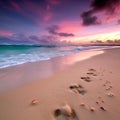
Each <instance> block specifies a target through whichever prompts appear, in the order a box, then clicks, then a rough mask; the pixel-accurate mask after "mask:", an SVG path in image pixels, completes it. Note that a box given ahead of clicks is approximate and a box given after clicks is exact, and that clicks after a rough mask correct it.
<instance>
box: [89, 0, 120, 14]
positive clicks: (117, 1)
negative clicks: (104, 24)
mask: <svg viewBox="0 0 120 120" xmlns="http://www.w3.org/2000/svg"><path fill="white" fill-rule="evenodd" d="M119 5H120V0H93V1H92V3H91V5H90V6H91V7H92V10H93V11H94V12H99V11H101V10H104V11H106V12H107V13H110V14H113V13H115V12H116V8H117V7H119Z"/></svg>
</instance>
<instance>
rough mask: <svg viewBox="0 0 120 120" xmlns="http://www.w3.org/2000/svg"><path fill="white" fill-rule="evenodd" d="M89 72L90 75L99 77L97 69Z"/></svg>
mask: <svg viewBox="0 0 120 120" xmlns="http://www.w3.org/2000/svg"><path fill="white" fill-rule="evenodd" d="M88 71H89V72H87V74H88V75H92V76H97V74H96V70H95V69H89V70H88Z"/></svg>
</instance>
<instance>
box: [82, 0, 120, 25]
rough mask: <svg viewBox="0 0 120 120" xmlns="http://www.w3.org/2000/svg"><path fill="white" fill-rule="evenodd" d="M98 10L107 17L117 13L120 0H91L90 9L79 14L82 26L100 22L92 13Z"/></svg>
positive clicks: (119, 7) (119, 9)
mask: <svg viewBox="0 0 120 120" xmlns="http://www.w3.org/2000/svg"><path fill="white" fill-rule="evenodd" d="M99 12H104V13H105V15H106V16H107V18H108V16H109V18H110V17H112V16H113V15H114V16H115V15H117V14H118V13H119V12H120V0H93V1H92V2H91V4H90V10H88V11H84V12H83V13H82V14H81V18H82V24H83V25H84V26H89V25H96V24H100V23H101V22H99V21H98V17H97V16H95V15H94V14H96V13H99Z"/></svg>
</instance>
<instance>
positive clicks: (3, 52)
mask: <svg viewBox="0 0 120 120" xmlns="http://www.w3.org/2000/svg"><path fill="white" fill-rule="evenodd" d="M99 48H100V49H101V48H108V46H87V47H83V46H66V47H56V46H38V45H37V46H36V45H33V46H32V45H31V46H30V45H0V68H6V67H10V66H15V65H19V64H23V63H27V62H36V61H43V60H49V59H51V58H54V57H58V56H65V55H69V54H74V53H78V52H80V51H83V50H88V49H99Z"/></svg>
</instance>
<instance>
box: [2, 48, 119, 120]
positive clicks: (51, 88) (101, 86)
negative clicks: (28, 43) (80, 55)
mask: <svg viewBox="0 0 120 120" xmlns="http://www.w3.org/2000/svg"><path fill="white" fill-rule="evenodd" d="M104 51H105V53H103V54H100V55H97V56H94V57H92V58H89V59H86V60H83V61H80V62H77V63H76V64H73V65H71V66H69V67H65V68H63V67H62V69H59V70H58V69H57V71H56V69H54V70H51V71H49V72H48V71H47V67H42V68H41V71H40V69H38V68H39V67H40V66H41V64H42V65H44V66H46V65H48V66H50V62H52V63H54V64H52V65H54V67H55V66H56V65H55V64H57V60H56V59H52V61H50V60H49V61H46V62H43V63H41V62H40V63H33V64H32V63H31V64H30V63H29V64H24V65H20V66H19V67H12V68H8V69H4V70H1V71H0V80H1V81H2V82H5V81H6V82H7V81H8V79H9V80H10V81H12V82H13V83H11V84H12V85H11V87H12V86H14V83H15V84H16V83H17V82H19V81H20V80H23V81H24V79H27V81H25V82H22V83H21V85H20V86H19V87H15V88H14V89H11V88H10V89H8V90H6V91H2V92H1V93H0V120H106V119H109V120H119V119H120V84H119V81H120V62H119V60H120V48H113V49H108V50H104ZM36 67H38V68H36ZM35 70H36V71H37V73H38V72H39V73H41V72H42V70H45V71H46V72H47V75H45V76H47V77H44V76H42V77H41V75H42V73H41V74H40V75H38V74H37V76H36V74H35V73H34V71H35ZM11 71H12V72H11ZM11 73H12V74H11ZM32 73H33V75H32ZM31 76H32V77H31ZM12 79H14V80H12ZM32 79H34V80H32ZM28 80H30V81H28ZM9 83H10V82H9ZM23 83H24V84H23ZM1 87H2V86H1ZM3 87H6V88H7V86H3ZM1 90H2V89H1Z"/></svg>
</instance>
